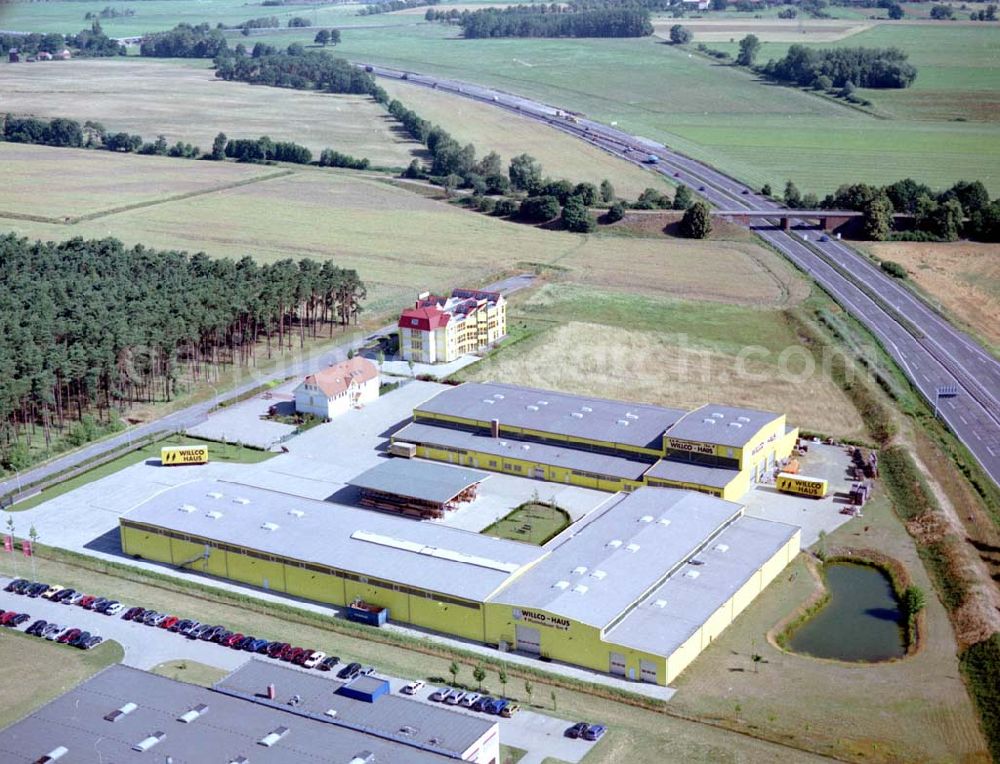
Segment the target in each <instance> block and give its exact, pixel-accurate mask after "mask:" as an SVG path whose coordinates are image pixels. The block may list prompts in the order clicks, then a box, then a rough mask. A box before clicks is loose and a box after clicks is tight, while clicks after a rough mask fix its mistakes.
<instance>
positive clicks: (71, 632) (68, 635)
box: [56, 629, 82, 645]
mask: <svg viewBox="0 0 1000 764" xmlns="http://www.w3.org/2000/svg"><path fill="white" fill-rule="evenodd" d="M81 633H82V632H81V631H80V630H79V629H66V631H64V632H63V633H62V634H60V635H59V638H58V639H57V640H56V641H57V642H62V643H63V644H64V645H65V644H66V643H67V642H69V641H70V640H71V639H76V638H77V637H79V636H80V634H81Z"/></svg>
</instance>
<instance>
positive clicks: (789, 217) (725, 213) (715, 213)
mask: <svg viewBox="0 0 1000 764" xmlns="http://www.w3.org/2000/svg"><path fill="white" fill-rule="evenodd" d="M864 216H865V214H864V213H863V212H857V211H855V210H788V209H781V210H770V211H768V210H746V209H744V210H712V217H720V218H727V219H729V220H732V221H733V222H735V223H742V224H743V225H745V226H748V227H749V226H751V225H752V224H753V223H755V222H756V223H761V222H763V221H767V220H778V227H779V228H781V230H783V231H787V230H789V229H790V228H791V227H792V221H793V220H801V221H805V222H812V221H815V223H814V226H813V227H815V228H819V229H821V230H823V231H833V230H836V229H837V228H840V227H841V226H843V225H845V224H847V223H850V222H852V221H857V220H860V219H861V218H863V217H864ZM894 217H895V216H894Z"/></svg>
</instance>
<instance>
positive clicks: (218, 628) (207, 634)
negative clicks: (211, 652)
mask: <svg viewBox="0 0 1000 764" xmlns="http://www.w3.org/2000/svg"><path fill="white" fill-rule="evenodd" d="M164 620H166V619H164ZM225 630H226V627H225V626H222V625H220V624H216V625H215V626H209V627H208V628H207V629H205V630H204V631H203V632H202V633H201V634H199V635H198V639H200V640H201V641H202V642H211V641H212V640H213V639H214V638H215V635H216V634H221V633H222V632H224V631H225Z"/></svg>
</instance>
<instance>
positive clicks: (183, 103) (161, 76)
mask: <svg viewBox="0 0 1000 764" xmlns="http://www.w3.org/2000/svg"><path fill="white" fill-rule="evenodd" d="M150 2H154V3H155V2H156V0H150ZM145 5H146V3H143V7H145ZM140 10H141V9H140ZM0 71H2V72H3V76H2V77H0V102H2V103H3V109H4V111H5V112H8V113H13V114H33V115H35V116H39V117H48V118H51V117H70V118H72V119H76V120H78V121H79V122H81V123H82V122H84V121H86V120H95V121H97V122H101V123H102V124H104V126H105V127H106V128H107V129H108V130H110V131H111V132H118V131H121V130H124V131H126V132H130V133H138V134H139V135H141V136H142V137H143V138H144V139H145V140H147V141H153V140H155V139H156V136H157V135H160V134H162V135H164V136H165V137H166V139H167V142H168V143H170V144H171V145H173V144H174V143H176V142H177V141H179V140H182V141H184V142H185V143H193V144H195V145H196V146H199V147H200V148H201V149H202V150H203V151H208V150H210V149H211V148H212V140H213V139H214V138H215V136H216V135H217V134H218V133H220V132H222V133H225V134H226V135H227V136H228V137H230V138H258V137H260V136H261V135H267V136H270V137H271V138H272V139H273V140H276V141H277V140H283V141H295V142H296V143H301V144H303V145H305V146H308V147H309V148H310V149H311V150H312V152H313V154H314V156H315V157H316V158H318V156H319V152H320V151H322V150H323V149H324V148H327V147H329V148H333V149H336V150H337V151H340V152H342V153H345V154H350V155H352V156H356V157H367V158H368V159H369V160H371V162H372V164H373V165H375V166H387V167H400V168H401V167H405V166H406V165H408V164H409V163H410V161H411V160H412V159H413V158H414V157H417V156H423V154H424V153H425V152H424V148H423V146H421V145H420V144H418V143H416V142H414V141H413V140H411V139H410V137H409V136H408V135H407V134H406V133H405V132H404V131H403V130H401V129H400V126H399V125H398V123H397V122H396V121H395V120H394V119H392V118H391V117H390V116H389V115H388V113H386V111H385V109H384V108H382V107H381V106H379V105H378V104H377V103H375V102H374V101H373V100H372V99H371V98H368V97H363V96H350V95H333V94H329V93H316V92H307V91H299V90H288V89H284V88H266V87H256V86H254V85H247V84H245V83H240V82H223V81H222V80H217V79H216V78H215V76H214V70H213V69H212V68H211V62H208V61H184V60H168V61H162V60H155V61H154V60H139V59H134V58H130V59H115V58H112V59H90V60H79V61H71V62H64V61H58V62H47V63H40V64H39V65H37V66H35V65H31V66H9V65H4V66H3V69H2V70H0Z"/></svg>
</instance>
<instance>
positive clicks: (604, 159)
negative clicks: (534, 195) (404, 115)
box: [379, 80, 669, 199]
mask: <svg viewBox="0 0 1000 764" xmlns="http://www.w3.org/2000/svg"><path fill="white" fill-rule="evenodd" d="M379 84H381V85H382V87H384V88H385V89H386V91H388V93H389V95H391V96H392V97H393V98H398V99H399V100H400V101H402V102H403V103H404V104H406V105H407V106H408V107H409V108H411V109H413V110H414V111H415V112H417V114H419V115H420V116H421V117H423V118H424V119H427V120H430V121H431V122H436V123H437V124H439V125H441V126H443V127H444V128H445V129H447V130H448V132H450V133H451V134H452V135H454V136H455V138H456V139H457V140H458V141H459V142H460V143H463V144H464V143H472V144H473V145H474V146H475V147H476V149H477V152H478V154H479V156H483V155H485V154H487V153H488V152H490V151H496V152H497V153H498V154H500V155H501V156H502V157H503V159H504V165H505V166H506V163H507V162H508V161H509V160H510V159H511V157H514V156H517V155H518V154H522V153H527V154H531V156H533V157H535V158H536V159H538V160H539V161H540V162H541V163H542V167H543V169H544V171H545V174H546V175H548V176H551V177H553V178H566V179H568V180H571V181H573V182H574V183H579V182H581V181H587V182H590V183H593V184H594V185H598V186H599V185H600V183H601V181H602V180H604V179H605V178H607V179H609V180H610V181H611V182H612V184H613V185H614V187H615V192H616V193H617V194H618V195H619V196H621V197H624V198H628V199H635V198H636V197H638V196H639V194H641V193H642V192H643V191H644V190H645V189H647V188H649V187H653V188H656V189H658V190H659V191H661V192H666V191H667V189H668V188H669V184H668V183H667V182H666V180H665V179H664V178H663V176H662V175H660V174H658V173H654V172H650V171H648V170H644V169H643V168H641V167H637V166H635V165H633V164H631V163H629V162H624V161H622V160H620V159H616V158H615V157H613V156H611V155H610V154H608V153H606V152H604V151H601V150H600V149H598V148H596V147H594V146H591V145H589V144H587V143H584V142H583V141H580V140H577V139H576V138H572V137H570V136H569V135H566V134H564V133H560V132H559V131H558V130H554V129H550V128H548V127H545V126H544V125H540V124H539V123H538V122H534V121H532V120H528V119H525V118H523V117H520V116H518V115H516V114H513V113H511V112H507V111H501V110H499V109H497V108H494V107H492V106H489V105H488V104H483V103H479V102H477V101H472V100H470V99H468V98H462V97H461V96H457V95H453V94H449V93H444V92H442V91H439V90H431V89H429V88H423V87H414V86H412V85H407V84H406V83H404V82H398V81H395V80H383V81H380V83H379Z"/></svg>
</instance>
